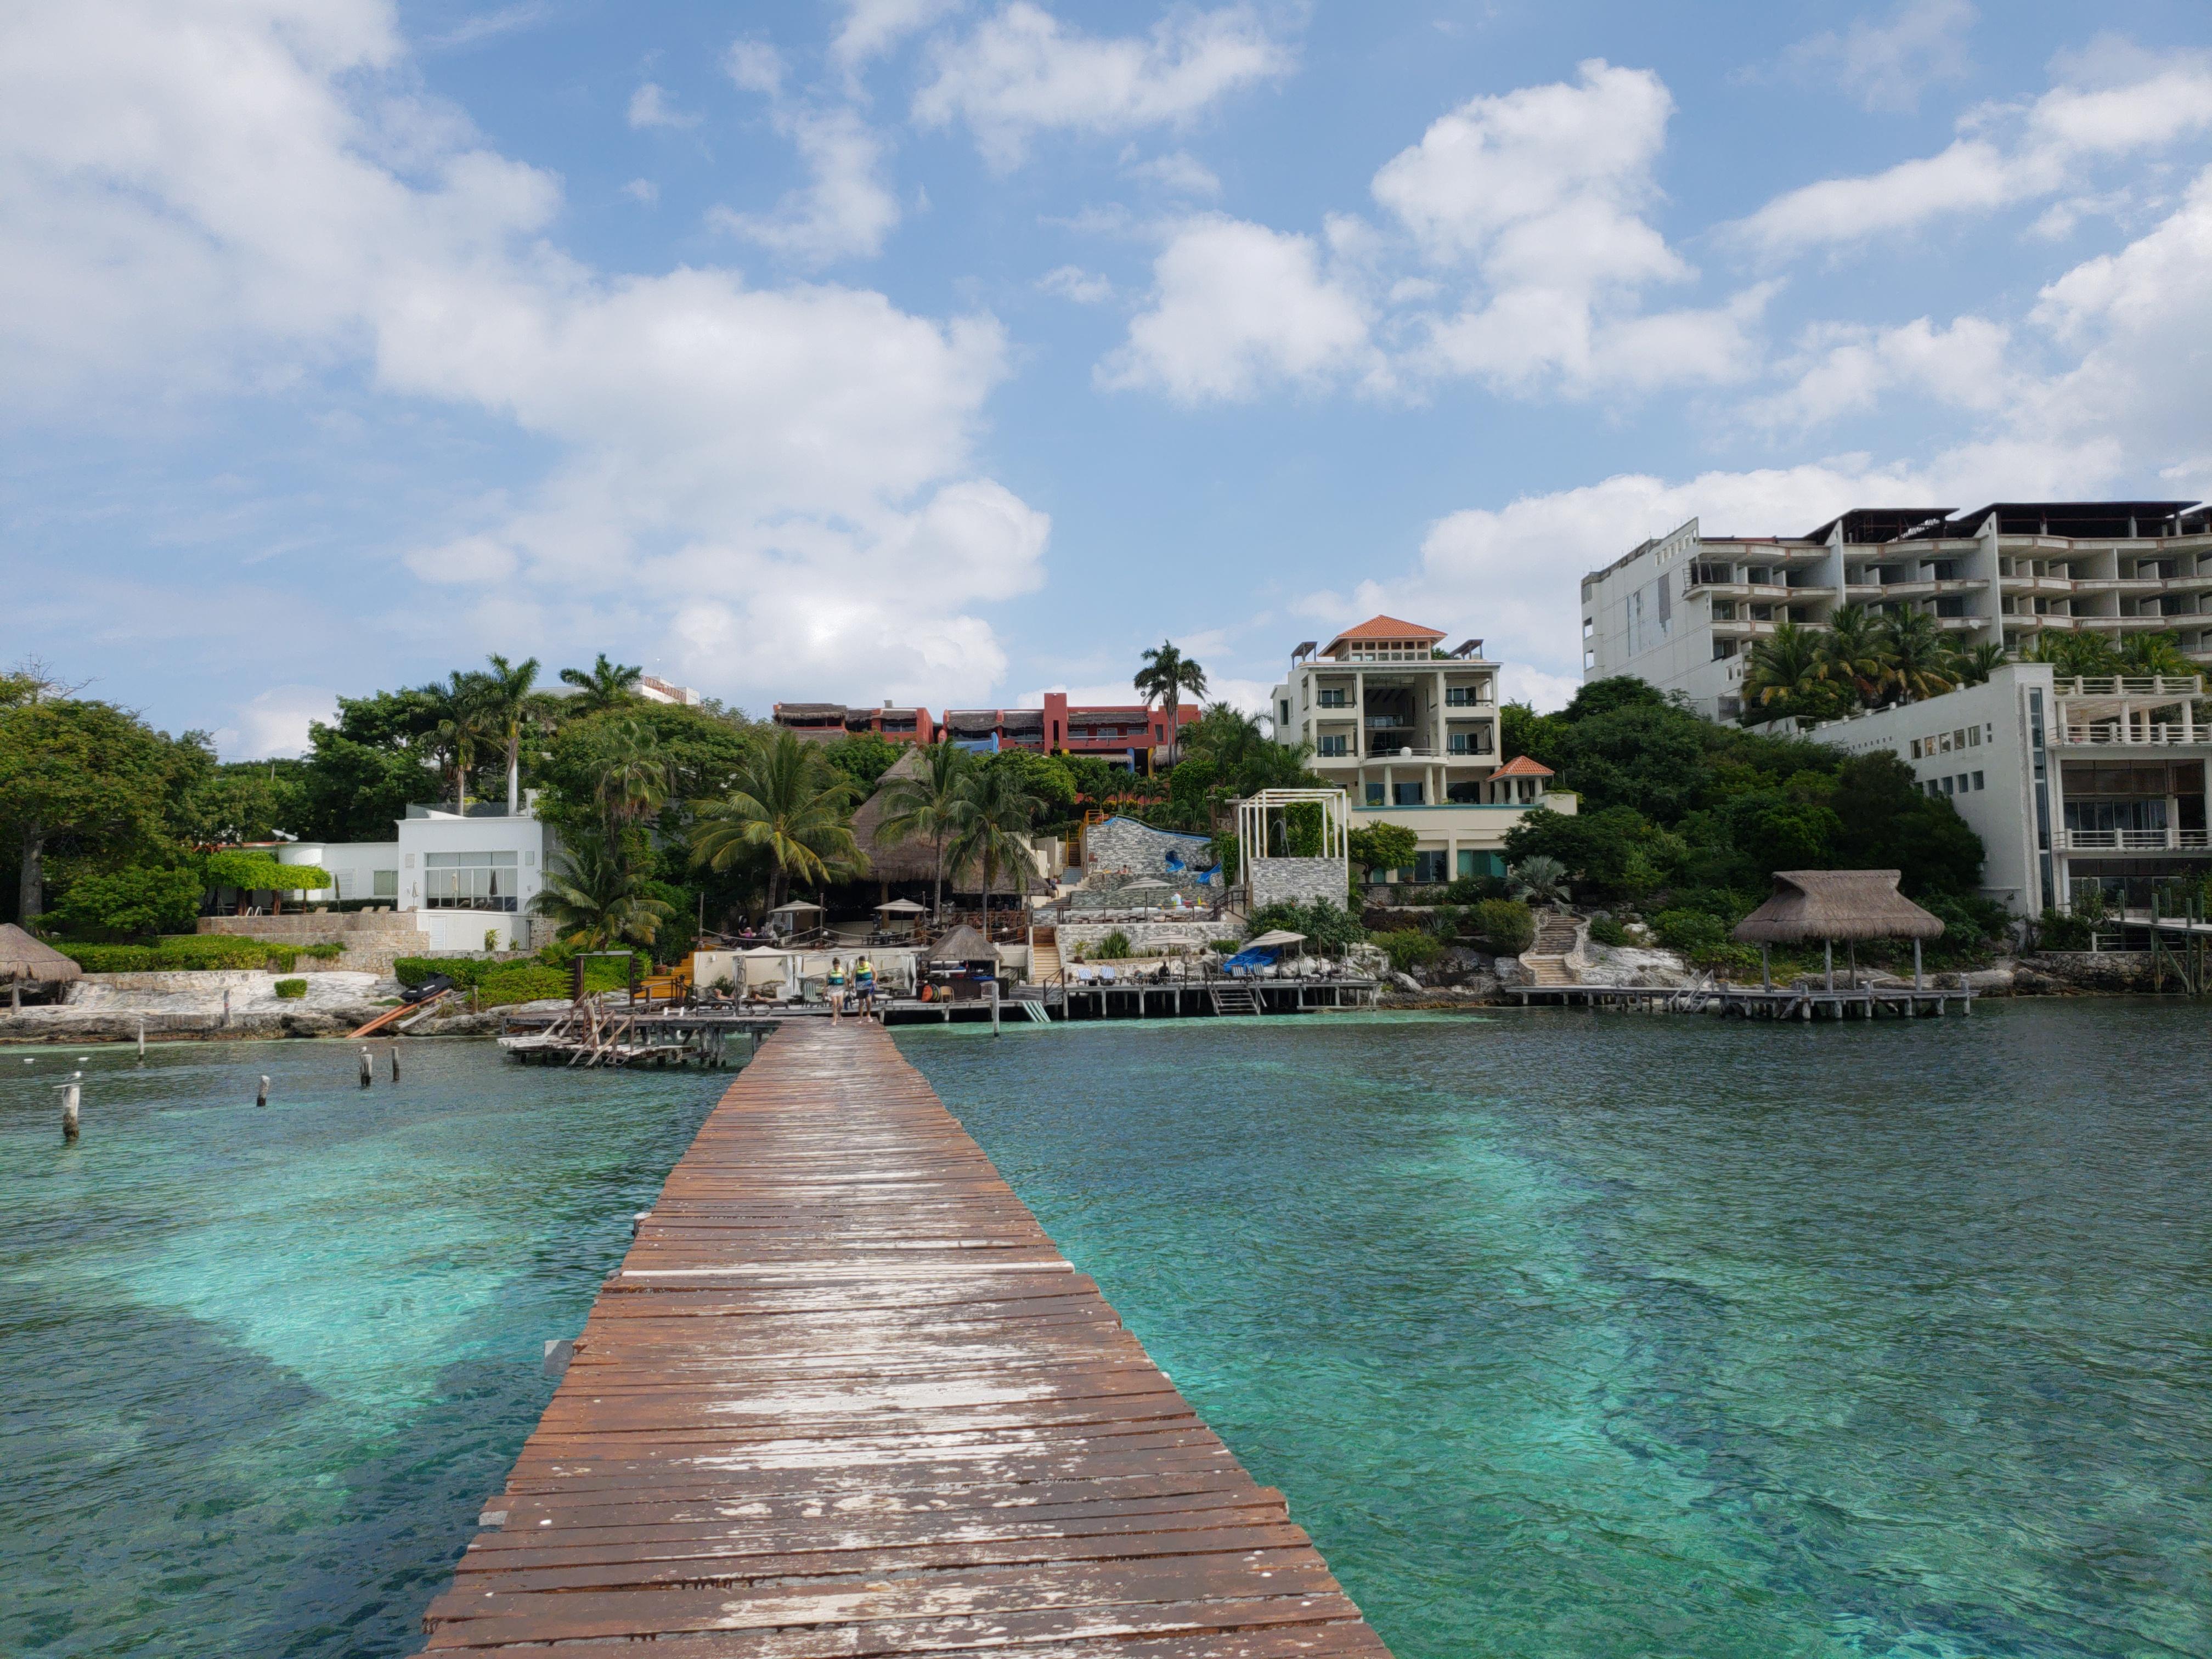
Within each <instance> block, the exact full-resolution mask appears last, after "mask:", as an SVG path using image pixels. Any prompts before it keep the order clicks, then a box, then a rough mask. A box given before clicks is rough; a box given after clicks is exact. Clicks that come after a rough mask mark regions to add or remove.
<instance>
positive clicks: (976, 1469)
mask: <svg viewBox="0 0 2212 1659" xmlns="http://www.w3.org/2000/svg"><path fill="white" fill-rule="evenodd" d="M483 1527H484V1528H485V1530H484V1531H483V1532H482V1533H480V1534H478V1535H477V1539H476V1541H474V1542H473V1543H471V1545H470V1547H469V1549H468V1552H467V1553H466V1554H465V1555H464V1556H463V1557H462V1559H461V1561H460V1563H459V1567H458V1569H457V1570H456V1571H455V1574H454V1578H453V1587H452V1589H449V1590H447V1592H446V1594H444V1595H441V1596H440V1597H439V1598H438V1599H437V1601H435V1602H434V1603H433V1604H432V1606H431V1607H430V1609H429V1612H428V1614H427V1615H426V1616H425V1619H424V1627H425V1629H426V1630H427V1631H428V1638H429V1639H428V1647H427V1648H426V1649H425V1650H424V1651H425V1652H426V1653H430V1654H439V1655H448V1654H471V1655H494V1656H501V1659H523V1656H525V1655H529V1656H533V1659H544V1656H546V1655H549V1654H551V1655H557V1656H573V1659H613V1656H615V1655H617V1654H622V1655H634V1654H638V1653H641V1652H643V1651H646V1650H645V1649H644V1648H642V1647H641V1646H640V1645H638V1644H643V1643H653V1644H655V1645H654V1646H653V1648H652V1649H651V1651H653V1652H655V1653H659V1654H665V1655H671V1656H683V1659H741V1656H742V1659H860V1656H880V1659H896V1656H901V1655H911V1654H924V1653H927V1654H933V1655H939V1656H943V1655H946V1654H963V1653H970V1652H975V1651H977V1650H987V1651H988V1652H989V1653H991V1654H996V1655H1004V1656H1006V1659H1032V1656H1033V1659H1292V1656H1299V1659H1389V1650H1387V1649H1386V1648H1385V1647H1384V1646H1383V1642H1382V1640H1381V1638H1379V1637H1377V1636H1376V1633H1375V1632H1374V1631H1373V1630H1371V1629H1370V1627H1369V1626H1367V1624H1366V1623H1365V1622H1364V1620H1362V1619H1361V1617H1360V1613H1359V1609H1358V1607H1355V1606H1354V1605H1353V1604H1352V1601H1351V1600H1350V1599H1349V1598H1348V1597H1347V1596H1346V1595H1345V1594H1344V1592H1343V1590H1342V1589H1340V1587H1339V1586H1338V1584H1337V1583H1336V1581H1335V1579H1334V1578H1333V1577H1331V1576H1330V1574H1329V1571H1328V1565H1327V1564H1326V1563H1324V1562H1323V1561H1322V1558H1321V1556H1320V1554H1319V1553H1317V1552H1316V1550H1315V1548H1314V1547H1313V1544H1312V1541H1310V1539H1309V1538H1308V1537H1307V1536H1306V1534H1304V1532H1303V1531H1302V1530H1301V1529H1300V1528H1298V1527H1297V1525H1295V1524H1294V1523H1293V1522H1291V1518H1290V1516H1289V1513H1288V1510H1287V1509H1286V1506H1285V1502H1284V1498H1283V1496H1282V1494H1281V1493H1280V1492H1275V1491H1273V1490H1272V1489H1269V1488H1267V1487H1263V1486H1259V1485H1257V1484H1256V1483H1255V1482H1254V1480H1252V1478H1251V1476H1250V1475H1249V1474H1246V1473H1245V1471H1244V1469H1243V1468H1242V1467H1241V1466H1240V1465H1239V1464H1238V1463H1237V1460H1236V1458H1235V1457H1234V1456H1232V1455H1231V1453H1230V1451H1229V1449H1228V1448H1227V1447H1226V1446H1225V1445H1223V1444H1222V1443H1221V1441H1220V1440H1219V1439H1218V1437H1216V1436H1215V1435H1214V1434H1213V1433H1212V1431H1211V1430H1209V1429H1208V1428H1207V1427H1206V1425H1205V1424H1204V1423H1202V1422H1200V1420H1199V1418H1198V1414H1197V1413H1195V1412H1194V1411H1193V1410H1192V1409H1191V1407H1190V1405H1189V1403H1188V1401H1185V1400H1184V1399H1183V1398H1182V1395H1180V1394H1178V1393H1177V1392H1176V1389H1175V1387H1174V1385H1173V1384H1172V1383H1170V1381H1169V1380H1168V1378H1167V1377H1166V1376H1164V1374H1163V1373H1162V1372H1161V1371H1160V1370H1158V1367H1156V1366H1155V1365H1154V1364H1152V1360H1151V1359H1150V1358H1148V1357H1147V1356H1146V1352H1145V1351H1144V1349H1143V1347H1142V1346H1140V1345H1139V1343H1138V1341H1137V1340H1136V1339H1135V1338H1134V1337H1133V1336H1132V1335H1130V1334H1129V1333H1128V1332H1127V1331H1126V1330H1124V1329H1123V1328H1121V1321H1120V1320H1119V1319H1118V1318H1117V1317H1115V1313H1114V1310H1112V1309H1111V1308H1109V1306H1107V1304H1106V1302H1105V1300H1104V1298H1103V1297H1101V1296H1100V1295H1099V1293H1098V1288H1097V1285H1094V1284H1093V1283H1091V1280H1090V1279H1086V1278H1085V1277H1084V1276H1083V1275H1082V1274H1080V1273H1077V1272H1076V1271H1075V1269H1074V1268H1073V1267H1071V1266H1070V1265H1069V1263H1068V1261H1067V1260H1066V1258H1065V1257H1064V1256H1062V1255H1060V1252H1059V1251H1058V1250H1057V1249H1054V1246H1053V1243H1052V1241H1051V1240H1050V1239H1048V1237H1046V1236H1045V1233H1044V1231H1043V1229H1042V1228H1041V1227H1040V1226H1038V1225H1037V1223H1036V1218H1034V1217H1033V1216H1031V1215H1030V1212H1029V1211H1028V1210H1027V1208H1025V1207H1024V1206H1023V1204H1022V1202H1021V1200H1019V1199H1018V1198H1017V1197H1016V1196H1015V1194H1014V1193H1013V1191H1012V1188H1009V1187H1008V1186H1007V1185H1006V1182H1004V1181H1003V1180H1001V1179H1000V1176H999V1173H998V1171H997V1170H994V1168H992V1166H991V1164H990V1162H989V1160H988V1159H987V1158H985V1157H984V1156H983V1153H982V1151H981V1148H979V1147H978V1146H976V1145H975V1141H974V1140H972V1139H969V1136H968V1134H967V1133H965V1132H964V1131H963V1129H962V1128H961V1127H960V1126H959V1124H958V1123H957V1122H956V1121H954V1120H953V1118H952V1116H951V1114H950V1113H949V1112H947V1111H946V1110H945V1107H944V1106H943V1104H942V1103H939V1100H938V1098H937V1097H936V1095H935V1094H934V1093H933V1091H931V1089H930V1087H929V1085H927V1083H926V1082H925V1081H924V1080H923V1079H922V1078H921V1074H920V1073H917V1072H915V1070H914V1068H913V1067H912V1066H908V1064H907V1063H906V1061H905V1060H903V1059H902V1057H901V1056H900V1054H899V1053H898V1051H897V1049H896V1047H895V1046H894V1045H893V1043H892V1042H891V1040H890V1036H888V1035H886V1034H885V1032H884V1030H883V1028H882V1027H880V1026H877V1025H870V1024H860V1023H857V1022H854V1023H848V1024H841V1025H839V1026H836V1027H834V1028H833V1027H831V1026H830V1025H829V1024H828V1023H827V1022H825V1021H815V1020H805V1021H793V1022H792V1023H790V1024H786V1025H784V1026H782V1027H781V1028H780V1029H779V1030H777V1031H776V1032H775V1034H774V1035H773V1036H770V1037H769V1039H768V1041H767V1042H765V1043H764V1044H763V1047H762V1048H761V1050H760V1052H759V1054H758V1055H757V1058H756V1059H755V1060H753V1061H752V1063H751V1064H750V1065H749V1066H747V1067H746V1068H745V1070H744V1073H743V1074H742V1075H741V1076H740V1077H739V1078H738V1080H737V1081H736V1082H735V1083H734V1084H733V1085H732V1086H731V1088H730V1090H729V1091H728V1093H726V1095H725V1096H724V1097H723V1098H722V1102H721V1103H720V1105H719V1106H718V1107H716V1108H715V1109H714V1112H713V1113H712V1114H711V1115H709V1116H708V1119H707V1121H706V1123H705V1124H704V1125H703V1126H702V1127H701V1129H700V1131H699V1135H698V1138H697V1139H696V1140H695V1141H694V1142H693V1143H692V1145H691V1147H690V1151H689V1152H686V1153H685V1154H684V1158H683V1160H682V1161H681V1162H680V1163H678V1164H677V1166H676V1168H675V1170H674V1171H673V1172H672V1173H671V1175H670V1176H669V1178H668V1183H667V1185H666V1187H665V1188H663V1190H662V1192H661V1194H660V1199H659V1202H658V1203H657V1204H656V1205H655V1206H653V1210H652V1211H651V1212H649V1213H648V1214H647V1215H644V1216H642V1217H641V1218H640V1219H639V1222H638V1226H637V1238H636V1243H635V1244H634V1245H633V1246H632V1248H631V1249H630V1251H629V1255H628V1256H627V1257H626V1258H625V1259H624V1260H623V1264H622V1266H621V1267H620V1268H618V1269H617V1271H616V1272H615V1273H613V1274H612V1275H611V1277H610V1278H609V1279H608V1280H607V1281H606V1284H605V1287H604V1288H603V1290H602V1291H601V1293H600V1295H599V1301H598V1303H597V1304H595V1305H594V1307H593V1308H592V1314H591V1318H590V1320H589V1322H587V1323H586V1326H585V1328H584V1331H583V1334H581V1335H580V1337H578V1338H577V1339H576V1342H575V1346H574V1356H573V1358H572V1359H571V1360H570V1362H569V1364H568V1370H567V1372H566V1374H565V1375H564V1376H563V1378H562V1383H561V1386H560V1388H559V1389H558V1390H557V1391H556V1393H555V1395H554V1396H553V1399H552V1401H551V1403H550V1405H549V1406H548V1407H546V1410H545V1415H544V1419H543V1420H542V1421H541V1422H540V1423H539V1425H538V1430H537V1431H536V1432H535V1433H534V1434H532V1437H530V1440H529V1442H528V1443H527V1444H526V1445H525V1446H524V1448H523V1449H522V1453H521V1455H520V1459H519V1460H518V1461H517V1462H516V1464H515V1467H514V1471H513V1474H512V1475H511V1476H510V1477H509V1478H508V1480H507V1489H506V1491H505V1492H502V1493H501V1494H500V1495H499V1496H498V1497H496V1498H492V1499H491V1500H489V1502H488V1503H487V1504H486V1505H485V1510H484V1514H483Z"/></svg>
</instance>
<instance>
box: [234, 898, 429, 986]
mask: <svg viewBox="0 0 2212 1659" xmlns="http://www.w3.org/2000/svg"><path fill="white" fill-rule="evenodd" d="M415 916H416V913H415V912H413V911H411V910H313V909H310V910H307V911H304V912H301V913H300V914H297V915H281V916H202V917H201V918H200V919H199V921H198V924H197V931H198V932H200V933H228V934H231V935H234V936H235V937H237V938H240V939H267V940H269V941H270V942H271V943H272V944H277V945H344V946H345V954H344V955H343V956H342V957H337V958H335V959H334V960H332V961H330V962H318V961H316V960H314V959H313V957H301V959H300V962H299V965H298V966H297V968H296V969H295V970H294V971H295V972H297V973H301V974H314V973H327V972H330V971H331V970H332V969H343V970H347V971H352V972H358V973H364V974H388V973H390V972H391V971H392V963H393V961H394V960H395V959H396V958H398V957H416V956H421V955H422V954H423V953H424V952H425V951H427V950H428V946H429V944H430V936H429V935H428V933H424V932H423V931H422V928H421V927H417V926H416V920H415Z"/></svg>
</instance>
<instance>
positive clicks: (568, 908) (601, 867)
mask: <svg viewBox="0 0 2212 1659" xmlns="http://www.w3.org/2000/svg"><path fill="white" fill-rule="evenodd" d="M531 908H532V909H534V910H536V911H537V912H538V914H539V915H545V916H550V917H551V918H552V919H553V925H554V926H555V927H557V928H559V929H560V930H561V936H562V939H565V940H567V942H568V943H569V944H571V945H578V946H580V947H581V948H582V949H584V950H586V951H603V950H605V949H607V948H608V947H610V946H612V945H650V944H652V943H653V937H654V935H655V934H657V933H659V931H660V924H661V923H662V922H664V921H668V920H669V919H670V918H671V917H672V916H673V915H675V914H676V911H675V908H674V907H673V906H671V905H669V904H667V903H665V902H663V901H662V900H659V899H657V898H655V897H653V895H652V893H651V892H650V891H648V890H647V888H646V885H645V878H643V877H642V876H641V875H640V874H639V873H638V872H637V871H636V870H635V869H634V868H633V867H632V866H630V864H629V861H628V860H626V859H624V858H623V854H622V849H621V848H620V846H619V845H618V844H617V842H616V841H615V840H614V838H613V837H611V836H592V835H571V836H568V838H567V839H566V840H565V841H564V842H563V843H562V848H561V850H560V851H559V852H557V853H556V854H554V855H553V857H552V858H551V859H550V860H548V861H547V864H546V868H545V884H544V886H543V887H541V888H540V889H539V890H538V896H537V897H536V898H534V899H532V901H531Z"/></svg>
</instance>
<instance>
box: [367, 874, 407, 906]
mask: <svg viewBox="0 0 2212 1659" xmlns="http://www.w3.org/2000/svg"><path fill="white" fill-rule="evenodd" d="M368 896H369V897H371V898H388V899H396V898H398V896H399V872H398V871H397V870H372V871H371V872H369V877H368Z"/></svg>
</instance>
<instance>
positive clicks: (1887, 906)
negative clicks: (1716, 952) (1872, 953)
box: [1735, 870, 1943, 991]
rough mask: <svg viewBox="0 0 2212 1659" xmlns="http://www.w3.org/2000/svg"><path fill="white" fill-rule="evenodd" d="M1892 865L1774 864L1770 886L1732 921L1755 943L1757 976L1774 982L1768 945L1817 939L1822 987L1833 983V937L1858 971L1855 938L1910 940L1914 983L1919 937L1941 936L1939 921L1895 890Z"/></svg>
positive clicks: (1915, 983)
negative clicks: (1824, 971) (1824, 974)
mask: <svg viewBox="0 0 2212 1659" xmlns="http://www.w3.org/2000/svg"><path fill="white" fill-rule="evenodd" d="M1902 873H1903V872H1900V871H1897V870H1777V871H1776V872H1774V892H1773V896H1771V897H1770V898H1769V899H1768V900H1767V901H1766V902H1765V903H1764V904H1762V905H1760V906H1759V908H1757V909H1756V910H1753V912H1752V913H1751V914H1750V915H1747V916H1746V917H1745V918H1744V919H1743V920H1742V921H1740V922H1738V923H1737V924H1736V926H1735V937H1736V938H1737V939H1740V940H1741V941H1742V942H1743V943H1744V944H1746V945H1757V946H1759V978H1760V980H1761V981H1762V982H1763V983H1764V984H1765V987H1766V988H1767V989H1768V990H1770V991H1771V990H1772V989H1773V988H1774V973H1773V963H1772V958H1771V955H1770V949H1771V946H1773V945H1806V944H1810V943H1811V942H1812V941H1813V940H1814V939H1819V940H1820V943H1821V945H1822V946H1823V948H1824V950H1825V952H1826V958H1827V968H1828V989H1830V990H1831V991H1832V990H1834V989H1835V988H1836V941H1837V940H1838V939H1842V940H1843V941H1844V945H1845V948H1846V949H1847V950H1849V951H1850V966H1851V971H1852V974H1853V976H1854V979H1856V976H1857V971H1858V951H1857V942H1858V941H1859V940H1860V939H1911V941H1912V985H1913V988H1914V989H1915V990H1917V989H1919V988H1920V983H1921V971H1920V941H1921V940H1923V939H1941V938H1942V936H1943V924H1942V921H1939V920H1938V919H1937V918H1936V917H1935V916H1932V915H1929V913H1928V912H1927V911H1925V910H1923V909H1922V908H1920V907H1919V906H1918V905H1917V904H1915V903H1914V902H1912V901H1911V899H1909V898H1907V897H1905V895H1904V894H1902V893H1900V892H1899V891H1898V890H1897V884H1898V879H1899V877H1900V875H1901V874H1902Z"/></svg>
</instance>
